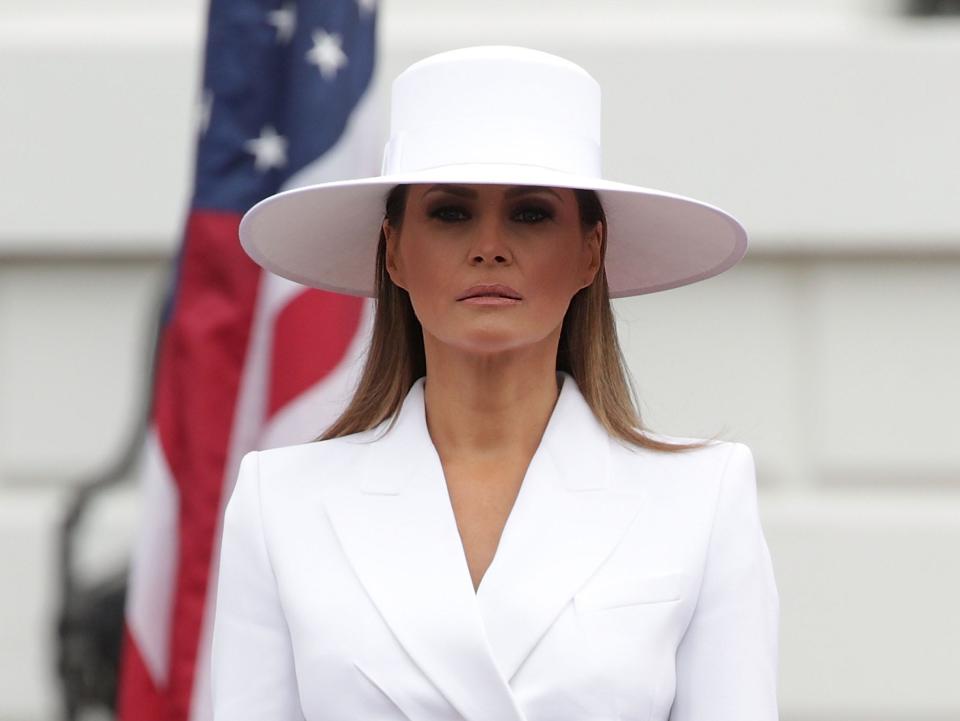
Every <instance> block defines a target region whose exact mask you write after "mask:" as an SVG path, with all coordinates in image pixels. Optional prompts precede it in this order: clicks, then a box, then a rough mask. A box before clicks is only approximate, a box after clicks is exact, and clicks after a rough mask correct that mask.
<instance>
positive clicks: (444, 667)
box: [326, 378, 525, 721]
mask: <svg viewBox="0 0 960 721" xmlns="http://www.w3.org/2000/svg"><path fill="white" fill-rule="evenodd" d="M423 382H424V380H423V379H422V378H421V379H420V380H418V381H417V382H416V384H414V386H413V387H412V388H411V390H410V392H409V393H408V394H407V397H406V399H405V400H404V403H403V406H402V408H401V410H400V414H399V417H398V418H397V421H396V423H395V425H394V427H393V428H392V429H391V430H390V431H388V432H387V433H386V434H385V435H383V436H382V438H379V440H377V441H375V442H374V443H373V444H372V446H371V447H370V448H369V451H368V453H366V454H365V456H366V458H365V460H364V462H363V468H361V469H359V470H360V473H359V484H346V485H344V486H341V487H339V490H338V491H337V492H335V493H333V494H331V495H329V496H328V497H327V498H326V511H327V514H328V517H329V518H330V520H331V523H332V524H333V527H334V530H335V532H336V534H337V536H338V538H339V539H340V541H341V543H342V545H343V549H344V552H345V554H346V555H347V557H348V559H349V560H350V562H351V564H352V565H353V567H354V570H355V571H356V573H357V577H358V578H359V580H360V582H361V583H362V584H363V586H364V588H365V589H366V591H367V593H368V594H369V596H370V598H371V600H372V601H373V603H374V604H375V605H376V606H377V608H378V610H379V611H380V613H381V614H382V615H383V618H384V620H385V621H386V623H387V625H389V626H390V629H391V630H392V631H393V633H394V635H395V636H396V638H397V640H398V641H399V642H400V644H401V645H403V647H404V648H405V650H406V651H407V653H408V654H409V655H410V658H411V659H413V661H414V663H416V664H417V665H418V666H419V667H420V669H421V670H422V671H423V673H425V674H426V676H427V677H428V678H429V679H430V680H431V681H432V682H433V683H434V684H435V685H436V687H437V688H438V689H439V690H440V692H441V693H442V694H443V695H444V696H445V697H446V699H447V700H448V701H449V703H450V704H451V705H452V706H453V707H454V708H455V709H456V710H457V711H458V712H459V713H460V714H461V715H462V716H463V717H464V718H465V719H467V721H525V719H524V716H523V713H522V712H521V711H520V709H519V708H518V707H517V705H516V701H515V699H514V697H513V694H512V693H511V691H510V687H509V686H508V685H507V683H506V681H505V680H504V678H503V676H502V674H501V673H500V670H499V668H498V667H497V665H496V663H495V661H494V657H493V655H492V653H491V649H490V646H489V643H488V641H487V636H486V631H485V629H484V628H483V623H482V620H481V616H480V614H479V612H478V608H477V598H476V595H475V593H474V590H473V583H472V581H471V579H470V573H469V569H468V568H467V563H466V557H465V555H464V553H463V544H462V542H461V540H460V535H459V531H458V530H457V525H456V518H455V517H454V515H453V507H452V504H451V502H450V496H449V493H448V491H447V485H446V481H445V479H444V476H443V467H442V465H441V464H440V459H439V456H438V455H437V452H436V449H435V447H434V446H433V442H432V441H431V439H430V435H429V433H428V431H427V426H426V415H425V411H424V405H423ZM381 682H389V679H381ZM394 691H395V692H396V693H397V694H398V695H402V688H395V689H394ZM397 700H398V705H402V704H403V701H402V700H399V699H397Z"/></svg>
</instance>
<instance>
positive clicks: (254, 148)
mask: <svg viewBox="0 0 960 721" xmlns="http://www.w3.org/2000/svg"><path fill="white" fill-rule="evenodd" d="M243 147H244V148H245V149H246V151H247V152H248V153H251V154H252V155H253V156H254V167H256V169H257V170H259V171H260V172H265V171H267V170H270V168H282V167H283V166H284V165H286V164H287V139H286V138H285V137H283V136H282V135H277V131H276V130H274V129H273V126H272V125H265V126H264V127H263V130H261V131H260V137H259V138H254V139H253V140H248V141H247V142H246V143H244V144H243Z"/></svg>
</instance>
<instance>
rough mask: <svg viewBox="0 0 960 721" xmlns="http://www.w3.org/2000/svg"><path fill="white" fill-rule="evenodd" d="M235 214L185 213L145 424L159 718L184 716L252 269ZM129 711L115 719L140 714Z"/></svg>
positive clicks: (255, 274) (143, 714)
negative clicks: (159, 512)
mask: <svg viewBox="0 0 960 721" xmlns="http://www.w3.org/2000/svg"><path fill="white" fill-rule="evenodd" d="M239 223H240V215H239V214H236V213H215V212H195V213H193V214H192V215H191V216H190V218H189V220H188V222H187V228H186V232H185V236H184V244H183V251H182V252H183V257H182V258H181V261H180V277H179V281H178V285H177V291H176V299H175V305H174V308H173V314H172V316H171V317H170V319H169V320H168V322H167V325H166V327H165V328H164V331H163V334H162V337H161V340H160V348H159V355H158V357H157V374H156V381H155V386H154V405H153V413H154V421H155V423H156V426H157V432H158V435H159V437H160V445H161V448H162V449H163V453H164V455H165V456H166V459H167V464H168V467H169V468H170V472H171V474H172V476H173V479H174V481H175V483H176V486H177V490H178V500H179V506H178V528H177V539H178V551H177V571H176V578H175V584H176V585H175V588H174V592H173V609H172V613H171V618H170V629H171V638H170V669H169V679H168V684H167V688H166V689H164V692H165V695H166V715H165V717H164V721H186V719H188V717H189V712H190V700H191V693H192V689H193V681H194V667H195V665H196V659H197V652H198V647H199V642H200V635H201V629H202V625H203V620H204V616H205V605H206V600H207V586H208V583H209V581H210V571H211V568H210V565H211V559H212V555H213V549H214V544H215V542H216V540H217V539H216V538H215V535H216V533H217V531H218V528H219V525H218V524H219V511H220V500H221V495H222V493H223V488H224V474H225V471H226V463H227V458H228V451H229V443H230V431H231V428H232V427H233V423H234V412H235V407H236V402H237V395H238V392H239V388H240V380H241V377H242V375H243V367H244V361H245V357H246V353H247V345H248V340H249V336H250V329H251V325H252V320H253V312H254V307H255V305H256V296H257V286H258V281H259V278H260V269H259V268H258V267H257V266H256V265H255V264H254V263H253V261H252V260H250V258H249V257H247V255H246V254H245V253H244V252H243V250H242V248H241V247H240V243H239V240H238V237H237V228H238V226H239ZM147 714H148V711H147V710H145V709H132V708H131V709H130V710H129V713H128V714H127V715H125V716H122V717H121V718H122V719H124V721H141V720H142V719H144V718H149V716H148V715H147Z"/></svg>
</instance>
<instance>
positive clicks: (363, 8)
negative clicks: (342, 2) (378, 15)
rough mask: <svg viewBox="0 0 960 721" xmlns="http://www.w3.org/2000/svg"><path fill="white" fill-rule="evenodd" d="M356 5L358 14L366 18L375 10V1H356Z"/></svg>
mask: <svg viewBox="0 0 960 721" xmlns="http://www.w3.org/2000/svg"><path fill="white" fill-rule="evenodd" d="M357 5H358V6H359V7H360V14H361V15H362V16H364V17H366V16H368V15H370V14H372V13H373V11H374V10H376V9H377V0H357Z"/></svg>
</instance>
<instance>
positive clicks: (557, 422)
mask: <svg viewBox="0 0 960 721" xmlns="http://www.w3.org/2000/svg"><path fill="white" fill-rule="evenodd" d="M561 375H562V377H563V387H562V389H561V392H560V397H559V398H558V400H557V404H556V406H555V408H554V411H553V415H552V416H551V418H550V422H549V423H548V424H547V428H546V430H545V431H544V435H543V438H542V439H541V442H540V446H539V448H538V449H537V452H536V454H535V455H534V457H533V459H532V461H531V463H530V466H529V468H528V469H527V475H526V477H525V478H524V481H523V485H522V486H521V488H520V492H519V494H518V496H517V500H516V502H515V504H514V507H513V509H512V511H511V513H510V516H509V518H508V519H507V523H506V526H505V527H504V530H503V535H502V536H501V538H500V544H499V546H498V548H497V552H496V555H495V556H494V559H493V561H492V562H491V564H490V567H489V568H488V569H487V572H486V574H485V575H484V577H483V580H482V581H481V584H480V587H479V589H478V591H477V600H478V603H479V606H480V612H481V615H482V617H483V625H484V628H485V630H486V633H487V639H488V642H489V643H490V645H491V648H492V650H493V653H494V656H495V658H496V661H497V666H498V667H499V668H500V671H501V673H502V674H503V676H504V678H506V679H507V681H508V682H509V681H510V680H511V679H512V678H513V676H514V675H515V674H516V673H517V671H518V670H519V668H520V666H521V665H522V663H523V661H524V660H525V659H526V658H527V656H528V655H529V654H530V652H531V651H532V650H533V649H534V648H535V647H536V644H537V642H538V641H539V640H540V638H541V637H542V636H543V634H544V633H545V632H546V631H547V630H548V629H549V627H550V626H551V624H552V623H553V621H554V620H555V619H556V617H557V616H558V615H559V614H560V612H561V611H562V610H563V607H564V606H565V605H566V604H567V603H568V602H569V601H570V599H571V598H572V597H573V595H574V593H576V592H577V590H579V588H580V587H581V586H582V585H583V584H584V583H585V582H586V581H587V580H588V579H589V578H590V576H591V575H592V574H593V572H594V571H596V570H597V568H598V567H599V566H600V565H601V564H602V563H603V561H604V560H605V559H606V558H607V557H608V556H609V555H610V554H611V553H612V551H613V550H614V548H616V546H617V545H618V543H619V541H620V540H621V539H622V538H623V537H624V535H625V534H626V531H627V529H628V528H629V526H630V524H631V522H632V521H633V520H634V519H635V518H636V516H637V514H638V513H639V510H640V507H641V504H642V501H643V498H644V491H643V489H644V487H645V486H644V485H643V484H642V482H641V479H637V483H636V484H635V485H634V486H633V487H628V488H627V489H626V490H624V489H618V488H617V487H615V485H614V483H613V479H612V478H611V476H610V468H609V467H610V451H611V447H610V446H611V443H612V441H611V439H610V436H609V435H608V434H607V432H606V429H604V428H603V426H601V425H600V423H599V422H598V421H597V420H596V417H595V416H594V415H593V411H592V410H590V407H589V406H588V405H587V403H586V400H585V399H584V398H583V396H582V395H581V393H580V391H579V389H578V388H577V385H576V382H575V381H574V379H573V377H572V376H570V375H569V374H566V373H562V374H561Z"/></svg>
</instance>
